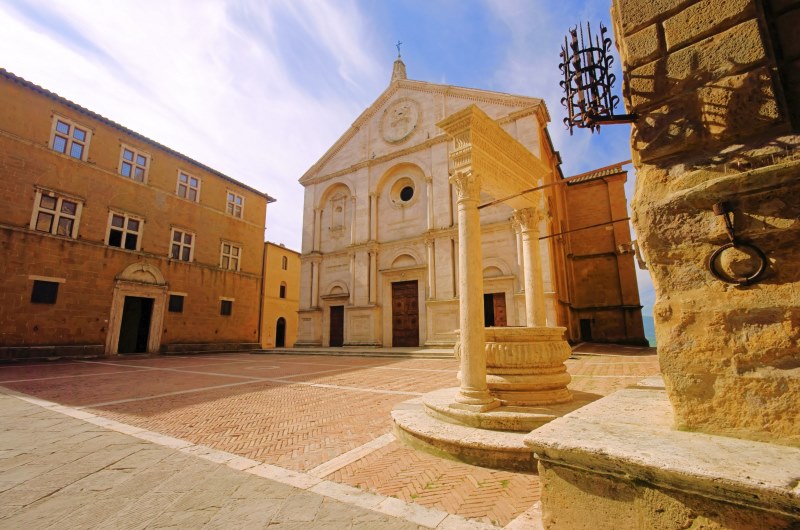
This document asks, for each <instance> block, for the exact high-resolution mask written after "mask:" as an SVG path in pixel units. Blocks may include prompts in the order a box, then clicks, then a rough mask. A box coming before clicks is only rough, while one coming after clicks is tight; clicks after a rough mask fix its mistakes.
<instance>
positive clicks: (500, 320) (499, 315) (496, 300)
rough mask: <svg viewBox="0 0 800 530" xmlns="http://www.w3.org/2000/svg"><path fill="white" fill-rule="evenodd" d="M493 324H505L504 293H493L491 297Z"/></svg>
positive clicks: (506, 323) (506, 321) (506, 322)
mask: <svg viewBox="0 0 800 530" xmlns="http://www.w3.org/2000/svg"><path fill="white" fill-rule="evenodd" d="M492 302H493V304H492V305H493V309H494V325H495V326H507V325H508V320H506V293H494V297H493V300H492Z"/></svg>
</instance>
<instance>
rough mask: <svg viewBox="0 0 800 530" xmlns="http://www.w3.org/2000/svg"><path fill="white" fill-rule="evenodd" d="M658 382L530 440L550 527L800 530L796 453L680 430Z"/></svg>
mask: <svg viewBox="0 0 800 530" xmlns="http://www.w3.org/2000/svg"><path fill="white" fill-rule="evenodd" d="M661 385H662V382H661V381H660V379H659V378H652V379H649V380H646V381H643V382H642V383H640V384H639V386H637V387H632V388H629V389H625V390H621V391H619V392H616V393H614V394H612V395H610V396H608V397H606V398H603V399H600V400H598V401H595V402H594V403H592V404H590V405H587V406H586V407H583V408H581V409H580V410H576V411H575V412H573V413H571V414H568V415H566V416H564V417H562V418H559V419H557V420H555V421H553V422H551V423H549V424H547V425H545V426H544V427H542V428H540V429H538V430H536V431H533V432H532V433H530V434H528V435H527V436H526V438H525V443H526V444H527V445H528V446H529V447H530V448H531V449H532V450H533V451H534V453H535V455H536V458H537V459H538V461H539V464H538V468H539V475H540V476H541V478H542V505H543V514H542V515H543V523H544V527H545V528H549V529H559V528H569V529H576V528H577V529H580V528H586V529H590V528H591V529H592V530H603V529H609V530H610V529H618V528H652V529H664V530H667V529H669V530H671V529H678V528H688V527H690V526H691V527H692V528H736V529H751V528H797V527H798V526H800V488H798V486H797V481H798V477H800V449H798V448H793V447H787V446H779V445H773V444H766V443H762V442H755V441H750V440H741V439H736V438H729V437H723V436H714V435H709V434H702V433H693V432H682V431H676V430H674V429H673V428H672V425H673V422H674V414H673V411H672V408H671V407H670V403H669V400H668V398H667V394H666V392H665V390H664V387H663V386H661Z"/></svg>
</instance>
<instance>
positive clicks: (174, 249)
mask: <svg viewBox="0 0 800 530" xmlns="http://www.w3.org/2000/svg"><path fill="white" fill-rule="evenodd" d="M194 239H195V238H194V234H193V233H191V232H187V231H185V230H182V229H179V228H173V229H172V238H171V239H170V251H169V257H170V258H172V259H178V260H181V261H192V260H193V259H194Z"/></svg>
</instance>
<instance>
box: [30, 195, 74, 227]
mask: <svg viewBox="0 0 800 530" xmlns="http://www.w3.org/2000/svg"><path fill="white" fill-rule="evenodd" d="M34 201H35V203H34V208H33V216H32V217H31V224H30V229H31V230H37V231H39V232H47V233H48V234H54V235H57V236H65V237H71V238H73V239H75V238H76V237H78V222H79V221H80V216H81V209H82V208H83V202H82V201H80V200H79V199H74V198H71V197H64V196H61V195H59V194H57V193H55V192H52V191H46V190H36V198H35V199H34Z"/></svg>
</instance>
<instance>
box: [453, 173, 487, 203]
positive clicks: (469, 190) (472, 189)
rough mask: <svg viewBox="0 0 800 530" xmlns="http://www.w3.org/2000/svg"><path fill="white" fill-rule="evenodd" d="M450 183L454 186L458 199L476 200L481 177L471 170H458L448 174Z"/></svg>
mask: <svg viewBox="0 0 800 530" xmlns="http://www.w3.org/2000/svg"><path fill="white" fill-rule="evenodd" d="M450 184H452V185H453V186H455V188H456V193H457V194H458V201H459V202H461V201H469V200H473V201H477V200H478V199H479V198H480V194H481V179H480V176H479V175H478V174H477V173H474V172H472V171H459V172H458V173H455V174H454V175H452V176H450Z"/></svg>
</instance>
